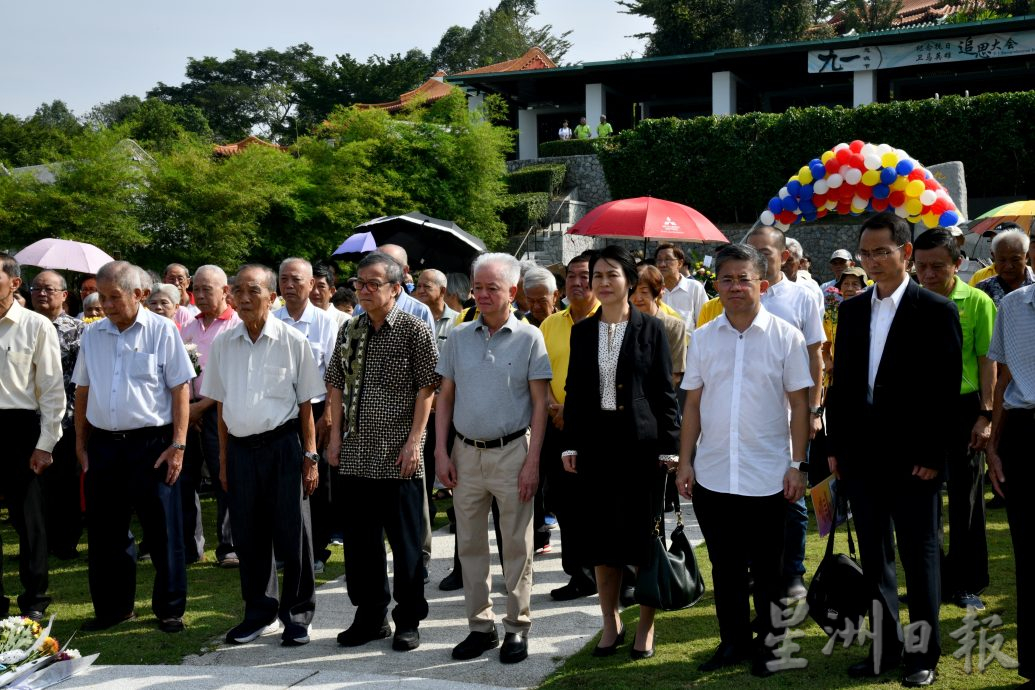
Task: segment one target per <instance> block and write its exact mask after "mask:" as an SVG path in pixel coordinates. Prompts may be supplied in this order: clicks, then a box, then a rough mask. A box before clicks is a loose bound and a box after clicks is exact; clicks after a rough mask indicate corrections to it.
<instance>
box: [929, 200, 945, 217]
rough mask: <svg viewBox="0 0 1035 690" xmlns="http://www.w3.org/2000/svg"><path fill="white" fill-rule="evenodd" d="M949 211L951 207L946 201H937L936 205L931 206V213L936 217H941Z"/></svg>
mask: <svg viewBox="0 0 1035 690" xmlns="http://www.w3.org/2000/svg"><path fill="white" fill-rule="evenodd" d="M948 210H949V205H948V204H946V203H945V199H935V201H934V203H933V204H931V213H933V214H934V215H936V216H940V215H942V214H943V213H945V212H946V211H948Z"/></svg>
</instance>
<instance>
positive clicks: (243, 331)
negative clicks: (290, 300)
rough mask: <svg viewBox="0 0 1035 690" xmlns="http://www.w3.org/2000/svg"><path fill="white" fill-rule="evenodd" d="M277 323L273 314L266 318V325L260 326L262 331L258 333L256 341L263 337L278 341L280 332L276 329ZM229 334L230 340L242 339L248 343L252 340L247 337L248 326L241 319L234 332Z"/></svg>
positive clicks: (278, 321) (278, 320) (277, 320)
mask: <svg viewBox="0 0 1035 690" xmlns="http://www.w3.org/2000/svg"><path fill="white" fill-rule="evenodd" d="M279 323H280V319H278V318H277V317H276V316H274V315H273V314H270V315H269V316H267V317H266V323H264V324H263V325H262V331H261V332H260V333H259V338H258V339H262V337H263V336H266V337H267V338H269V339H270V340H280V332H279V331H278V329H277V324H279ZM230 333H231V335H230V337H231V338H235V337H236V338H244V339H245V340H247V341H248V342H251V340H252V339H251V336H250V335H248V324H246V323H245V322H244V320H243V319H242V320H241V323H239V324H237V326H235V330H233V331H231V332H230ZM257 341H258V340H257ZM257 341H256V342H257Z"/></svg>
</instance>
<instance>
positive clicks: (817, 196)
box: [758, 140, 962, 230]
mask: <svg viewBox="0 0 1035 690" xmlns="http://www.w3.org/2000/svg"><path fill="white" fill-rule="evenodd" d="M870 211H876V212H879V211H892V212H894V213H895V214H896V215H898V216H900V217H902V218H905V219H906V220H908V221H909V222H911V223H918V222H921V221H922V222H923V224H924V225H925V226H926V227H928V228H933V227H936V226H939V225H940V226H942V227H948V226H950V225H956V224H958V223H959V222H960V221H961V220H962V216H961V214H960V212H959V210H958V209H957V208H956V204H955V203H954V202H953V201H952V198H951V197H950V196H949V193H948V192H947V191H946V190H945V188H944V187H943V186H942V185H941V183H939V182H938V180H936V179H935V178H934V175H932V174H931V172H930V171H929V170H927V169H926V168H924V167H923V166H922V165H920V163H919V162H918V161H917V160H916V159H914V158H911V157H910V156H909V154H907V153H906V152H905V151H903V150H902V149H896V148H894V147H892V146H889V145H888V144H869V143H865V142H862V141H859V140H856V141H853V142H852V143H850V144H844V143H842V144H838V145H837V146H835V147H833V148H832V149H830V150H829V151H825V152H824V153H823V155H822V156H820V157H819V158H813V159H812V160H810V161H809V162H808V163H807V164H806V165H803V166H802V167H801V169H800V170H799V171H798V173H797V174H796V175H793V176H791V178H790V179H789V180H787V184H786V186H784V187H782V188H781V189H780V192H779V193H778V194H777V196H774V197H773V198H772V199H770V200H769V204H768V207H767V208H766V210H764V211H762V213H761V215H760V216H759V218H758V220H759V222H760V223H762V224H763V225H773V226H776V227H777V228H779V229H780V230H787V229H788V228H789V227H790V226H791V225H794V224H795V223H804V222H808V221H814V220H816V219H818V218H822V217H824V216H825V215H827V214H829V213H836V214H839V215H847V214H851V215H859V214H861V213H866V212H870Z"/></svg>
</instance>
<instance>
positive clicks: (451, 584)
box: [438, 570, 464, 592]
mask: <svg viewBox="0 0 1035 690" xmlns="http://www.w3.org/2000/svg"><path fill="white" fill-rule="evenodd" d="M438 588H439V589H441V590H442V591H443V592H455V591H456V590H458V589H463V588H464V576H463V574H461V573H459V572H457V571H456V570H454V571H453V572H451V573H449V574H448V575H446V576H445V577H444V578H442V582H440V583H438Z"/></svg>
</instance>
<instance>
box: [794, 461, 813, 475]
mask: <svg viewBox="0 0 1035 690" xmlns="http://www.w3.org/2000/svg"><path fill="white" fill-rule="evenodd" d="M791 469H792V470H798V471H799V472H804V473H806V474H808V471H809V461H808V460H802V461H800V462H799V461H798V460H792V461H791Z"/></svg>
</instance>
